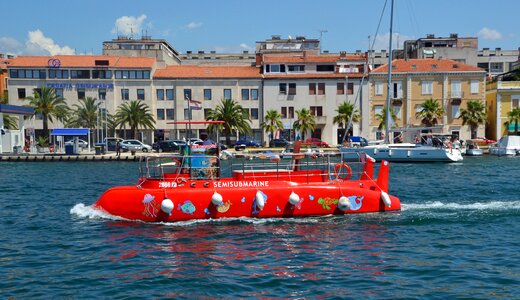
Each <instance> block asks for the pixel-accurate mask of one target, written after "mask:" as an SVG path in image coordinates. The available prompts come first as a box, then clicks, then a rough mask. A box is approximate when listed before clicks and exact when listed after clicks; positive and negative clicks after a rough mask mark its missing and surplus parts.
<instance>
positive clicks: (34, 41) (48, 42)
mask: <svg viewBox="0 0 520 300" xmlns="http://www.w3.org/2000/svg"><path fill="white" fill-rule="evenodd" d="M0 52H5V53H9V54H14V55H59V54H65V55H69V54H75V51H74V49H72V48H71V47H69V46H63V47H62V46H60V45H58V44H56V43H55V42H54V40H53V39H51V38H49V37H46V36H45V35H44V34H43V32H42V31H41V30H39V29H37V30H35V31H29V32H28V34H27V40H26V41H25V44H23V43H20V42H19V41H18V40H16V39H14V38H10V37H1V38H0Z"/></svg>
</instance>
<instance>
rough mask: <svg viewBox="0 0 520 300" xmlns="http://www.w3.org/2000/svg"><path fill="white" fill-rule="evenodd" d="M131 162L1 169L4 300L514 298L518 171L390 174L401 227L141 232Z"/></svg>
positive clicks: (191, 226) (248, 226)
mask: <svg viewBox="0 0 520 300" xmlns="http://www.w3.org/2000/svg"><path fill="white" fill-rule="evenodd" d="M137 174H138V170H137V164H136V163H130V162H111V163H103V162H81V163H70V162H69V163H67V162H63V163H2V164H0V192H1V193H0V232H1V233H2V234H1V235H0V270H1V272H0V295H1V296H2V298H8V297H14V298H19V299H24V298H50V297H58V298H80V299H81V298H83V299H91V298H116V299H120V298H145V297H146V298H202V297H210V298H213V297H217V298H237V297H239V298H249V297H251V298H260V297H262V298H263V297H266V298H372V299H373V298H435V299H451V298H481V299H490V298H507V299H511V298H518V297H519V296H518V294H519V293H520V254H519V250H520V238H519V237H518V232H519V231H520V189H519V188H518V176H519V175H520V159H519V158H497V157H477V158H466V159H465V160H464V162H463V163H460V164H397V163H394V164H392V165H391V171H390V175H391V182H390V192H391V194H395V195H398V196H399V197H400V198H401V201H402V204H403V210H402V211H401V212H400V213H387V214H368V215H355V216H334V217H316V218H309V219H283V220H255V219H236V220H226V221H192V222H185V223H177V224H144V223H139V222H126V221H120V220H115V219H110V218H107V217H106V216H103V215H101V214H99V213H97V212H96V211H93V210H92V209H91V208H90V207H89V205H91V204H92V203H94V202H95V201H96V199H97V198H98V197H99V195H101V193H102V192H103V191H104V190H106V189H107V188H109V187H110V186H114V185H122V184H131V183H134V182H135V181H136V179H137Z"/></svg>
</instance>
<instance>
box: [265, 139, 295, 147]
mask: <svg viewBox="0 0 520 300" xmlns="http://www.w3.org/2000/svg"><path fill="white" fill-rule="evenodd" d="M289 144H291V142H289V141H288V140H286V139H274V140H271V141H269V147H285V146H287V145H289Z"/></svg>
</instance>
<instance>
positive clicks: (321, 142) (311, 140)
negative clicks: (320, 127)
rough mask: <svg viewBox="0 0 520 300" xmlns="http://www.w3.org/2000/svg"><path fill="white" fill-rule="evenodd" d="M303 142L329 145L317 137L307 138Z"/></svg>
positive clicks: (321, 145) (319, 145)
mask: <svg viewBox="0 0 520 300" xmlns="http://www.w3.org/2000/svg"><path fill="white" fill-rule="evenodd" d="M304 143H306V144H312V145H316V146H318V147H329V144H327V143H326V142H324V141H322V140H320V139H318V138H308V139H306V140H305V141H304Z"/></svg>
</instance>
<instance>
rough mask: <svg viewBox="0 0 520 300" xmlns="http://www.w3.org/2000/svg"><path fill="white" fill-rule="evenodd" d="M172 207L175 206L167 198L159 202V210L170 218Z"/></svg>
mask: <svg viewBox="0 0 520 300" xmlns="http://www.w3.org/2000/svg"><path fill="white" fill-rule="evenodd" d="M174 206H175V205H174V204H173V201H172V200H170V199H168V198H164V199H163V201H162V202H161V210H162V211H163V212H165V213H167V214H168V215H170V216H171V215H172V210H173V208H174Z"/></svg>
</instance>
